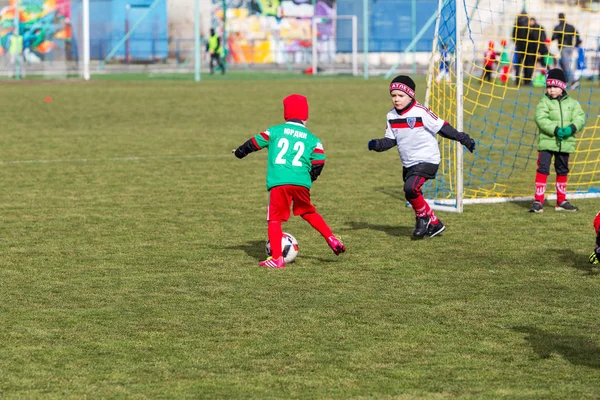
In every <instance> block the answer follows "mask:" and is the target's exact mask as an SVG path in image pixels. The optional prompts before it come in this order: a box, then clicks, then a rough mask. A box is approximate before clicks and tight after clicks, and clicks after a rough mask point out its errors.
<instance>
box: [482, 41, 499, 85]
mask: <svg viewBox="0 0 600 400" xmlns="http://www.w3.org/2000/svg"><path fill="white" fill-rule="evenodd" d="M496 56H497V54H496V52H495V51H494V41H493V40H490V41H489V42H488V49H487V51H486V52H485V54H484V57H483V76H482V77H481V81H482V82H483V81H488V82H491V81H492V78H493V76H492V74H493V72H494V66H495V65H496Z"/></svg>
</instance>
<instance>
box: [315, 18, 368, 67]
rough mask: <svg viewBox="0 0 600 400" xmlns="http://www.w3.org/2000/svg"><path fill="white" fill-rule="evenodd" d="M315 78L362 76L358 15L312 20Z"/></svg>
mask: <svg viewBox="0 0 600 400" xmlns="http://www.w3.org/2000/svg"><path fill="white" fill-rule="evenodd" d="M312 71H313V74H314V75H316V74H317V73H327V74H341V73H347V74H352V75H358V22H357V17H356V15H337V16H331V17H315V18H313V20H312Z"/></svg>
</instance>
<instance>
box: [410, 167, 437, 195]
mask: <svg viewBox="0 0 600 400" xmlns="http://www.w3.org/2000/svg"><path fill="white" fill-rule="evenodd" d="M438 167H439V165H438V164H430V163H421V164H417V165H413V166H412V167H409V168H402V179H403V180H404V194H405V195H406V200H412V199H416V198H417V197H419V195H420V194H421V187H422V186H423V184H424V183H425V182H426V181H427V180H428V179H434V178H435V175H436V174H437V170H438Z"/></svg>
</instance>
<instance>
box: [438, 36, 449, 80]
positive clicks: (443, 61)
mask: <svg viewBox="0 0 600 400" xmlns="http://www.w3.org/2000/svg"><path fill="white" fill-rule="evenodd" d="M451 61H452V56H451V55H450V52H449V51H448V45H447V44H443V45H442V48H441V50H440V73H439V74H438V76H437V77H436V78H435V81H436V82H437V83H440V82H441V81H442V79H445V80H446V83H450V82H452V79H451V78H450V63H451Z"/></svg>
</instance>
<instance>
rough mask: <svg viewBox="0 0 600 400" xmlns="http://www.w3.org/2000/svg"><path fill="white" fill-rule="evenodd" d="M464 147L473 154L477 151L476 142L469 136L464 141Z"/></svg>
mask: <svg viewBox="0 0 600 400" xmlns="http://www.w3.org/2000/svg"><path fill="white" fill-rule="evenodd" d="M462 145H463V146H465V147H466V148H467V150H469V151H470V152H471V153H472V152H473V151H475V141H474V140H473V139H471V138H470V137H469V136H467V138H466V139H465V140H464V141H463V143H462Z"/></svg>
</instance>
